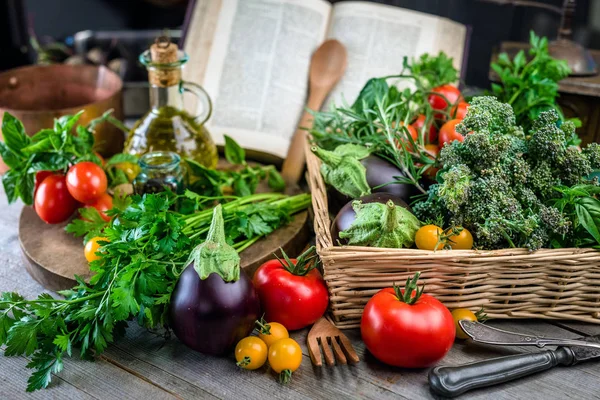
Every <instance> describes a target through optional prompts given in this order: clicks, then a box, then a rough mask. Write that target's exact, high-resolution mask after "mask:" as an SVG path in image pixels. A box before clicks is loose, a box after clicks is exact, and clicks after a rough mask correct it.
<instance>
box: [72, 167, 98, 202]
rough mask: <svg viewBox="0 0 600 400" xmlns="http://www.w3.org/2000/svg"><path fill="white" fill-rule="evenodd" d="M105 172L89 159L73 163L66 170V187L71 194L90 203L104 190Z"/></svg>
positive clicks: (81, 200)
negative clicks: (67, 170)
mask: <svg viewBox="0 0 600 400" xmlns="http://www.w3.org/2000/svg"><path fill="white" fill-rule="evenodd" d="M107 186H108V182H107V179H106V174H105V173H104V171H103V170H102V168H100V166H98V165H97V164H94V163H93V162H91V161H84V162H80V163H77V164H75V165H73V166H72V167H71V168H70V169H69V172H67V188H68V189H69V193H71V196H73V197H74V198H75V200H78V201H80V202H82V203H86V204H87V203H91V202H93V201H95V200H96V199H98V198H99V197H100V196H102V195H103V194H104V193H105V192H106V187H107Z"/></svg>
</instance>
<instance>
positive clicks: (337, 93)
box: [324, 1, 466, 109]
mask: <svg viewBox="0 0 600 400" xmlns="http://www.w3.org/2000/svg"><path fill="white" fill-rule="evenodd" d="M465 35H466V27H465V26H464V25H461V24H459V23H456V22H453V21H450V20H448V19H445V18H441V17H437V16H434V15H429V14H424V13H421V12H417V11H411V10H406V9H402V8H398V7H393V6H386V5H381V4H373V3H367V2H361V1H347V2H341V3H336V4H335V5H334V6H333V11H332V16H331V23H330V28H329V32H328V38H334V39H337V40H339V41H340V42H342V43H343V44H344V45H345V46H346V48H347V49H348V68H347V70H346V73H345V75H344V77H343V78H342V79H341V81H340V82H339V83H338V85H337V86H336V88H335V89H334V90H333V91H332V93H331V94H330V95H329V97H328V99H327V101H326V102H325V106H324V109H328V108H329V107H330V106H331V104H332V103H335V104H341V102H342V100H345V101H346V102H347V103H348V104H352V103H353V102H354V100H355V99H356V97H357V96H358V93H359V92H360V89H361V88H362V87H363V86H364V84H365V83H366V82H367V81H368V80H369V79H370V78H374V77H380V76H387V75H397V74H399V73H400V72H401V70H402V62H403V58H404V56H408V57H409V59H411V58H414V57H418V56H420V55H421V54H423V53H431V54H437V53H438V52H439V50H443V51H444V52H446V54H448V55H449V56H451V57H453V58H454V63H455V64H454V65H455V67H457V69H460V67H461V65H460V64H461V62H462V53H463V48H464V42H465ZM398 86H400V87H407V86H410V81H409V80H407V79H403V80H401V81H399V83H398Z"/></svg>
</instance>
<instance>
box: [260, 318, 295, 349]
mask: <svg viewBox="0 0 600 400" xmlns="http://www.w3.org/2000/svg"><path fill="white" fill-rule="evenodd" d="M264 327H265V328H266V329H264V330H263V329H261V330H260V332H259V334H258V337H259V338H261V339H262V340H263V341H264V342H265V343H266V344H267V347H271V345H272V344H273V343H275V342H277V341H278V340H280V339H285V338H289V337H290V334H289V332H288V330H287V329H286V328H285V326H283V325H281V324H280V323H279V322H269V323H268V324H266V325H264ZM266 330H268V331H269V333H262V332H263V331H266Z"/></svg>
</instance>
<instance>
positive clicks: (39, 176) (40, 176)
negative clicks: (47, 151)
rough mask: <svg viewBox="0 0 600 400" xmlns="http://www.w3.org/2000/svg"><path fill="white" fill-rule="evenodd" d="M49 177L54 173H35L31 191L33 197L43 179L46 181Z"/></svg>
mask: <svg viewBox="0 0 600 400" xmlns="http://www.w3.org/2000/svg"><path fill="white" fill-rule="evenodd" d="M50 175H54V172H52V171H38V172H36V173H35V186H34V189H33V195H34V196H35V192H37V189H38V187H39V186H40V183H42V181H43V180H44V179H46V178H47V177H49V176H50Z"/></svg>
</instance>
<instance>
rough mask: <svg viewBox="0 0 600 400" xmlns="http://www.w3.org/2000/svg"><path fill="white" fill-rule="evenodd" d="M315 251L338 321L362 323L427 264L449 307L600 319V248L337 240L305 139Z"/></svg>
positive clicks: (425, 277) (430, 281)
mask: <svg viewBox="0 0 600 400" xmlns="http://www.w3.org/2000/svg"><path fill="white" fill-rule="evenodd" d="M305 152H306V161H307V167H308V183H309V186H310V189H311V192H312V203H313V209H314V215H315V218H314V228H315V232H316V245H317V252H318V254H319V256H320V257H321V260H322V262H323V270H324V278H325V281H326V282H327V286H328V288H329V294H330V309H331V313H332V315H333V319H334V322H335V324H336V325H337V326H338V327H339V328H356V327H358V326H360V318H361V315H362V311H363V308H364V306H365V304H366V303H367V301H368V300H369V299H370V298H371V297H372V296H373V295H374V294H375V293H377V292H378V291H379V290H381V289H383V288H385V287H391V286H392V284H394V283H396V284H401V285H403V284H404V282H405V281H406V278H407V277H409V276H412V275H413V274H414V273H415V272H417V271H420V272H421V279H420V281H419V284H425V286H426V292H427V293H429V294H431V295H433V296H434V297H436V298H437V299H439V300H440V301H442V302H443V303H444V305H446V306H447V307H448V308H450V309H454V308H469V309H471V310H473V311H477V310H479V309H481V307H483V308H484V310H485V312H486V314H487V315H488V317H490V318H506V319H514V318H543V319H565V320H579V321H585V322H592V323H596V324H600V252H599V251H597V250H594V249H589V248H569V249H540V250H538V251H535V252H530V251H528V250H527V249H502V250H490V251H487V250H483V251H482V250H442V251H436V252H433V251H427V250H417V249H387V248H372V247H359V246H334V245H333V241H332V238H331V232H330V226H331V219H330V217H329V210H328V200H327V188H326V185H325V182H324V181H323V178H322V176H321V173H320V171H319V169H320V165H321V162H320V160H319V159H318V158H317V157H316V156H315V155H314V154H313V153H312V152H311V151H310V146H309V144H308V142H307V143H306V147H305Z"/></svg>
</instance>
